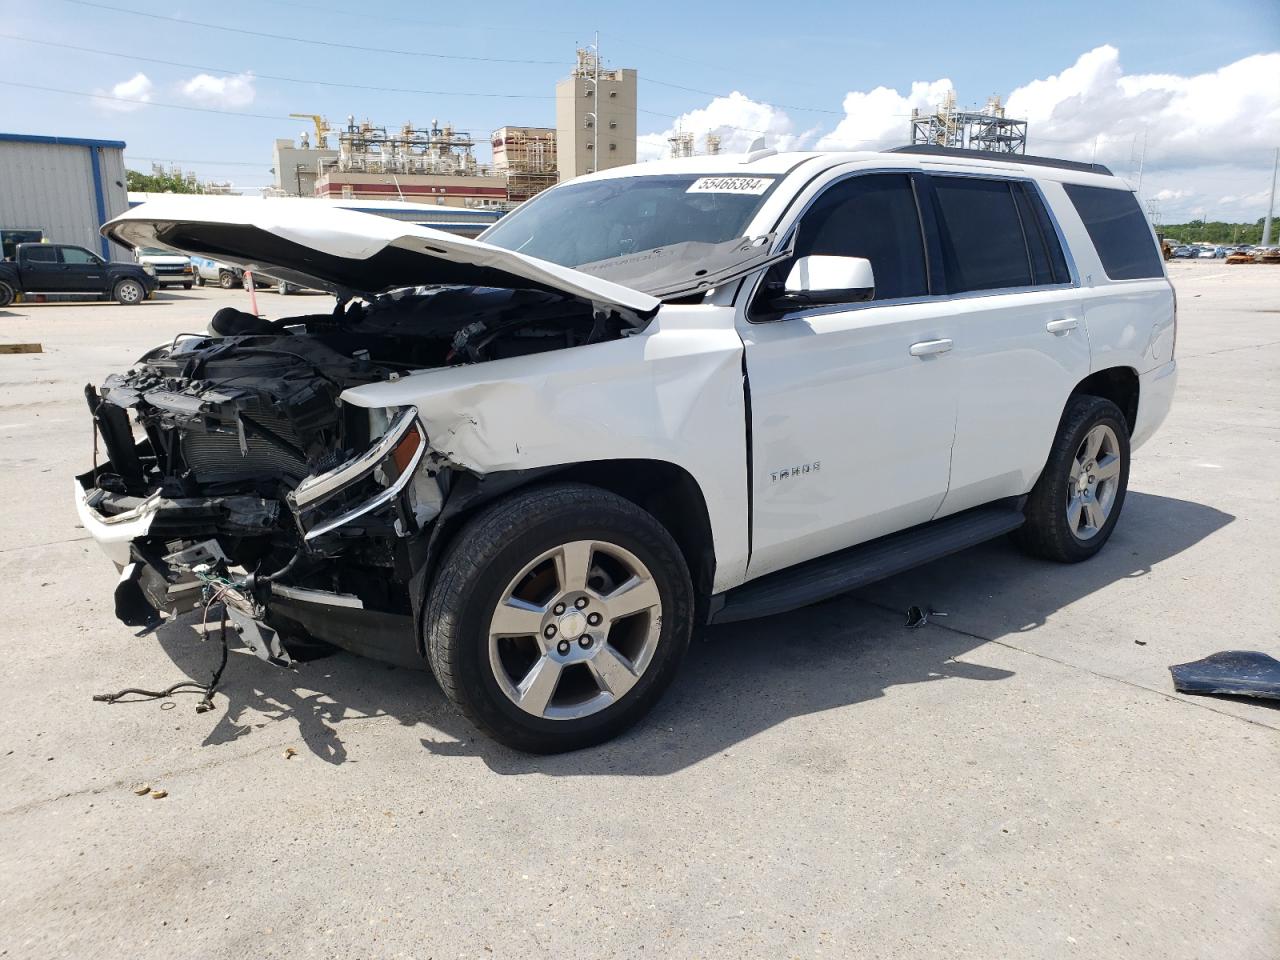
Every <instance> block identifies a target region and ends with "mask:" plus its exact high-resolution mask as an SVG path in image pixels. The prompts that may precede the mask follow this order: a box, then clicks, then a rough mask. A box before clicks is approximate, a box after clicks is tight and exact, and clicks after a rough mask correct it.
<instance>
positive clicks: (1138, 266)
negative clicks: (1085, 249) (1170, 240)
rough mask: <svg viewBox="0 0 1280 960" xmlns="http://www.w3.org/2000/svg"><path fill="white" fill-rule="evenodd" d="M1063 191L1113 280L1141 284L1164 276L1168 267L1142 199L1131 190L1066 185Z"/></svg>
mask: <svg viewBox="0 0 1280 960" xmlns="http://www.w3.org/2000/svg"><path fill="white" fill-rule="evenodd" d="M1062 186H1063V189H1064V190H1066V191H1067V196H1068V197H1069V198H1070V199H1071V203H1072V204H1073V205H1074V206H1075V208H1076V213H1078V214H1080V219H1081V220H1083V221H1084V227H1085V229H1086V230H1088V231H1089V239H1090V240H1092V241H1093V246H1094V248H1095V249H1096V250H1097V251H1098V258H1099V259H1100V260H1101V261H1102V269H1103V270H1105V271H1106V272H1107V276H1108V277H1109V278H1110V279H1112V280H1139V279H1142V278H1144V277H1162V276H1164V265H1163V264H1162V263H1161V261H1160V254H1159V253H1158V252H1157V251H1156V242H1155V240H1154V239H1153V238H1152V236H1151V228H1150V227H1149V226H1148V225H1147V218H1146V217H1145V216H1144V215H1143V213H1142V208H1141V207H1139V206H1138V198H1137V197H1135V196H1134V195H1133V194H1132V193H1130V192H1129V191H1128V190H1112V189H1109V188H1107V187H1084V186H1080V185H1079V184H1075V183H1064V184H1063V185H1062Z"/></svg>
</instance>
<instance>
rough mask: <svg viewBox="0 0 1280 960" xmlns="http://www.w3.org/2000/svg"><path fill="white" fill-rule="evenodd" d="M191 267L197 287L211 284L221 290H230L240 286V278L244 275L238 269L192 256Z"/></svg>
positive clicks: (205, 258)
mask: <svg viewBox="0 0 1280 960" xmlns="http://www.w3.org/2000/svg"><path fill="white" fill-rule="evenodd" d="M191 265H192V268H193V269H194V270H195V282H196V285H197V286H204V285H205V284H206V283H213V284H217V285H218V286H219V287H221V288H222V289H223V290H231V289H233V288H235V287H238V286H239V285H240V282H241V278H242V277H243V275H244V271H243V270H242V269H240V268H239V267H236V266H232V265H231V264H228V263H222V262H221V261H218V260H211V259H209V258H208V257H198V256H193V257H192V258H191Z"/></svg>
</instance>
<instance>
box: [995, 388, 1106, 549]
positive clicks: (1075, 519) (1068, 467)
mask: <svg viewBox="0 0 1280 960" xmlns="http://www.w3.org/2000/svg"><path fill="white" fill-rule="evenodd" d="M1128 486H1129V427H1128V424H1127V423H1126V422H1125V419H1124V414H1122V413H1121V412H1120V408H1119V407H1117V406H1116V405H1115V404H1114V403H1112V402H1111V401H1110V400H1104V399H1103V398H1102V397H1092V396H1083V395H1082V396H1076V397H1072V398H1071V401H1070V402H1069V403H1068V404H1067V409H1066V412H1065V413H1063V415H1062V422H1061V424H1060V425H1059V427H1058V435H1057V437H1056V438H1055V439H1054V443H1053V448H1052V450H1050V452H1049V460H1048V462H1047V463H1046V464H1045V468H1044V472H1043V473H1041V474H1040V479H1039V480H1037V481H1036V485H1035V487H1033V488H1032V490H1031V495H1030V496H1029V497H1028V498H1027V505H1026V516H1027V522H1026V524H1025V525H1024V526H1022V527H1021V528H1020V529H1018V530H1017V531H1016V532H1015V533H1014V540H1015V541H1016V542H1017V543H1018V544H1019V545H1020V546H1021V547H1022V548H1023V549H1025V550H1026V551H1027V552H1028V553H1031V554H1034V555H1035V556H1038V557H1044V558H1045V559H1047V560H1058V561H1060V562H1062V563H1078V562H1079V561H1081V560H1087V559H1089V558H1090V557H1092V556H1093V555H1094V554H1095V553H1097V552H1098V551H1099V550H1101V549H1102V547H1103V545H1104V544H1105V543H1106V542H1107V540H1108V539H1109V538H1110V537H1111V533H1112V531H1113V530H1114V529H1115V526H1116V522H1117V521H1118V520H1119V519H1120V510H1121V508H1122V507H1123V506H1124V497H1125V492H1126V491H1127V490H1128Z"/></svg>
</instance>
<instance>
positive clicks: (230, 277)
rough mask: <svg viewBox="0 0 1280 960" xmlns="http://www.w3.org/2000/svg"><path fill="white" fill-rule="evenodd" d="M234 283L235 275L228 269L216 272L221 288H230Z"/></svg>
mask: <svg viewBox="0 0 1280 960" xmlns="http://www.w3.org/2000/svg"><path fill="white" fill-rule="evenodd" d="M235 285H236V276H235V274H234V273H232V272H231V271H230V270H223V271H222V272H220V273H219V274H218V286H220V287H221V288H222V289H223V290H230V289H231V288H232V287H234V286H235Z"/></svg>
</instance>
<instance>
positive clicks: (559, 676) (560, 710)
mask: <svg viewBox="0 0 1280 960" xmlns="http://www.w3.org/2000/svg"><path fill="white" fill-rule="evenodd" d="M661 633H662V600H661V597H660V596H659V593H658V585H657V583H655V582H654V579H653V576H652V575H651V574H650V573H649V571H648V569H647V568H646V567H645V565H644V564H643V563H642V562H641V561H640V559H639V558H638V557H636V556H635V554H633V553H631V552H629V551H627V550H624V549H623V548H621V547H619V546H617V545H616V544H612V543H602V542H598V541H593V540H575V541H573V542H572V543H566V544H562V545H561V546H558V547H555V548H553V549H551V550H548V551H546V552H545V553H543V554H541V555H540V556H538V557H537V558H536V559H534V560H533V561H532V562H531V563H529V564H527V565H526V566H525V567H524V569H523V570H521V571H520V572H519V573H518V574H516V576H515V577H514V578H512V580H511V582H510V583H509V584H507V586H506V589H504V590H503V591H502V596H501V599H500V600H499V601H498V606H497V608H496V609H495V610H494V612H493V616H492V618H491V619H490V624H489V665H490V667H491V668H492V670H493V676H494V678H495V679H496V680H497V682H498V686H499V688H501V690H502V692H503V693H504V694H506V696H507V698H508V699H509V700H510V701H511V702H512V703H514V704H515V705H516V706H518V707H519V708H520V709H521V710H523V711H524V712H525V713H529V714H532V715H533V716H535V717H542V718H544V719H547V720H578V719H581V718H583V717H588V716H591V715H592V714H595V713H599V712H600V711H601V710H604V709H605V708H606V707H609V706H610V705H612V704H614V703H616V702H617V701H618V700H620V699H621V698H622V697H623V696H625V695H626V693H627V691H629V690H630V689H631V688H632V687H633V686H635V684H636V683H637V682H638V681H639V680H640V678H641V677H642V676H643V675H644V672H645V670H646V669H647V668H648V666H649V664H650V663H651V662H652V660H653V654H654V650H655V649H656V648H657V645H658V639H659V637H660V635H661Z"/></svg>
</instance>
